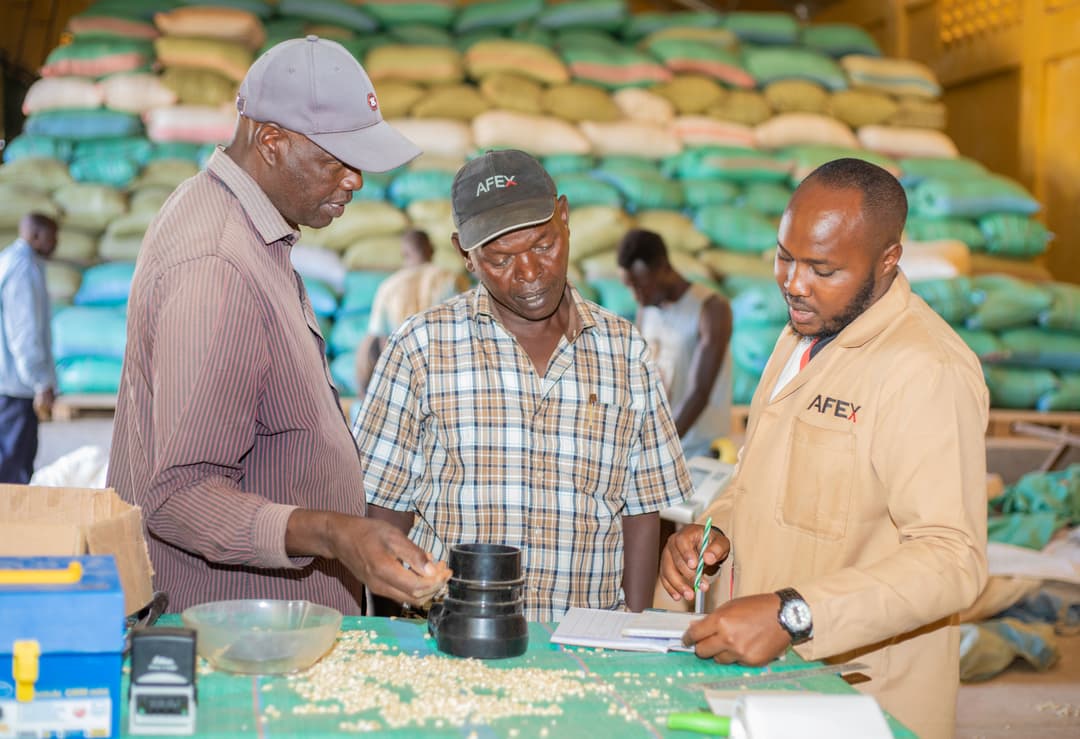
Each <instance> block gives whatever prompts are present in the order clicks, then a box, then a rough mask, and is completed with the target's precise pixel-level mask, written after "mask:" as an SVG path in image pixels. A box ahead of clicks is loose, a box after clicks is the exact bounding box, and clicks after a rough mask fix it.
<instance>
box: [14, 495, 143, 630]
mask: <svg viewBox="0 0 1080 739" xmlns="http://www.w3.org/2000/svg"><path fill="white" fill-rule="evenodd" d="M80 554H111V555H113V557H114V558H115V559H116V569H117V570H118V572H119V573H120V584H121V585H122V586H123V589H124V607H125V608H126V611H127V613H128V614H132V613H135V612H136V611H138V610H139V609H141V608H143V607H144V606H146V605H147V604H148V603H150V601H151V599H152V598H153V595H154V588H153V583H152V576H153V574H154V570H153V568H152V567H151V566H150V555H149V553H148V552H147V549H146V538H145V536H144V535H143V525H142V514H141V513H140V511H139V509H138V508H136V507H135V506H132V505H130V504H128V503H125V502H124V501H123V500H121V499H120V496H119V495H117V494H116V491H115V490H112V489H105V490H102V489H97V488H49V487H35V486H30V485H0V557H33V556H77V555H80Z"/></svg>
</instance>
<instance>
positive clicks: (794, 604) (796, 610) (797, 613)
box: [783, 600, 812, 631]
mask: <svg viewBox="0 0 1080 739" xmlns="http://www.w3.org/2000/svg"><path fill="white" fill-rule="evenodd" d="M783 619H784V623H785V624H786V625H787V626H788V628H790V629H791V630H792V631H805V630H806V629H809V628H810V624H811V623H812V621H811V617H810V606H808V605H806V601H802V600H789V601H788V602H787V603H785V604H784V612H783Z"/></svg>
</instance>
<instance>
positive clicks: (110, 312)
mask: <svg viewBox="0 0 1080 739" xmlns="http://www.w3.org/2000/svg"><path fill="white" fill-rule="evenodd" d="M134 272H135V265H134V263H132V262H112V263H108V264H100V265H97V266H95V267H90V268H88V269H87V270H86V272H85V273H84V274H83V279H82V284H81V285H80V287H79V289H78V292H76V293H75V296H74V301H73V302H74V305H73V306H71V307H69V308H63V309H61V310H59V311H57V312H56V313H55V314H54V315H53V319H52V339H53V356H54V358H55V359H56V376H57V382H58V384H59V390H60V392H61V393H67V394H78V393H115V392H116V391H117V388H118V387H119V384H120V369H121V365H122V363H123V359H124V346H125V344H126V342H127V329H126V322H127V319H126V311H127V299H128V293H129V292H130V291H131V278H132V275H133V274H134Z"/></svg>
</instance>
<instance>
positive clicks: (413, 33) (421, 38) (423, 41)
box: [364, 6, 454, 102]
mask: <svg viewBox="0 0 1080 739" xmlns="http://www.w3.org/2000/svg"><path fill="white" fill-rule="evenodd" d="M368 7H370V6H368ZM387 34H388V35H389V37H390V38H392V39H393V40H394V41H395V42H396V43H399V44H413V45H420V46H453V45H454V37H453V36H452V35H451V34H450V32H449V31H448V30H446V29H445V28H442V27H440V26H430V25H425V24H422V23H410V24H406V25H399V26H394V27H392V28H390V29H388V30H387ZM368 48H371V47H368ZM364 51H365V52H366V51H367V49H365V50H364ZM380 102H381V101H380Z"/></svg>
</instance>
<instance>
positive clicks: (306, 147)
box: [108, 36, 449, 614]
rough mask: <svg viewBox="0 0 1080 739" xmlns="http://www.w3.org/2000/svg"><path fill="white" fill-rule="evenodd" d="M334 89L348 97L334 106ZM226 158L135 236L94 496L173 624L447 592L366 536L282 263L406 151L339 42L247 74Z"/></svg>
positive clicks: (386, 533) (376, 524) (339, 428)
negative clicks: (147, 566) (103, 487)
mask: <svg viewBox="0 0 1080 739" xmlns="http://www.w3.org/2000/svg"><path fill="white" fill-rule="evenodd" d="M343 90H348V91H349V94H347V95H343V94H341V92H342V91H343ZM237 108H238V110H239V113H240V116H239V120H238V121H237V126H236V134H235V136H234V138H233V141H232V143H231V144H230V145H229V146H228V147H227V148H225V149H218V150H217V151H215V152H214V154H213V155H212V156H211V157H210V161H209V162H208V164H207V167H206V169H205V170H204V171H202V172H200V173H199V174H197V175H195V176H194V177H193V178H191V179H189V180H188V181H187V182H185V183H183V184H181V185H180V186H179V187H178V188H177V190H176V191H175V192H174V193H173V194H172V196H170V197H169V199H168V200H167V201H166V203H165V205H164V206H163V207H162V208H161V210H160V211H159V212H158V214H157V216H156V217H155V218H154V220H153V222H152V223H151V224H150V227H149V229H148V230H147V232H146V236H145V238H144V240H143V244H142V248H141V250H140V252H139V258H138V262H137V265H136V269H135V278H134V280H133V282H132V285H131V297H130V300H129V303H128V341H127V348H126V351H125V356H124V369H123V374H122V377H121V382H120V392H119V398H118V402H117V408H116V417H115V423H114V431H113V441H112V449H111V454H110V460H109V470H108V484H109V485H110V486H112V487H115V488H116V490H117V492H118V493H119V494H120V495H121V497H123V498H124V499H125V500H127V501H128V502H130V503H134V504H137V505H139V506H141V507H142V511H143V518H144V521H145V525H146V528H147V530H148V532H149V536H148V537H147V538H148V540H149V547H150V558H151V561H152V563H153V565H154V571H155V587H156V588H157V589H158V590H164V591H166V592H168V594H169V597H170V608H172V609H173V610H177V611H180V610H183V609H184V608H186V607H188V606H190V605H193V604H196V603H201V602H204V601H211V600H221V599H234V598H273V599H281V600H311V601H315V602H317V603H321V604H324V605H327V606H332V607H334V608H337V609H338V610H340V611H342V612H343V613H347V614H350V613H351V614H355V613H359V612H361V610H362V608H361V606H362V604H363V602H364V597H363V593H362V589H361V583H362V584H365V585H367V586H368V588H369V589H371V590H373V591H374V592H377V593H382V594H385V595H388V596H391V597H395V598H401V599H403V600H406V601H408V602H411V603H416V602H423V601H425V600H427V599H428V598H429V597H430V596H431V595H432V594H433V593H435V592H436V591H437V590H439V589H440V588H441V587H442V585H443V583H444V582H445V580H446V579H447V577H448V576H449V573H448V571H447V570H446V568H445V565H444V566H441V567H439V566H437V565H436V564H435V563H434V561H433V560H432V559H431V558H430V557H429V556H428V554H427V553H425V552H423V551H421V550H420V549H418V548H417V547H416V546H415V545H414V544H412V543H411V542H410V541H408V539H407V538H406V537H404V536H403V535H402V534H401V533H400V532H399V531H398V530H397V529H395V528H394V527H393V526H389V525H387V524H386V523H383V522H381V521H377V520H372V519H369V518H366V517H365V516H364V514H365V505H364V496H363V494H362V493H361V492H360V491H362V489H363V487H362V485H363V483H362V478H363V474H362V471H361V467H360V460H359V455H358V453H357V449H356V446H355V444H354V443H353V439H352V436H351V434H350V433H349V428H348V424H347V422H346V420H345V417H344V415H343V414H342V411H341V405H340V399H339V397H338V392H337V389H336V388H335V387H334V385H333V381H332V380H331V378H330V371H329V368H328V367H327V364H326V351H325V350H326V344H325V342H324V340H323V337H322V335H321V333H320V331H319V324H318V321H317V320H316V318H315V314H314V313H313V311H312V308H311V301H310V300H309V299H308V296H307V292H306V291H305V289H304V284H303V281H302V280H301V279H300V276H299V275H298V274H297V273H296V271H295V270H294V269H293V268H292V264H291V263H290V259H289V252H290V249H291V248H292V246H293V245H294V244H295V243H296V241H297V239H298V238H299V230H298V227H299V226H300V225H304V226H310V227H312V228H322V227H323V226H326V225H328V224H329V223H330V222H331V221H332V220H333V219H334V218H337V217H339V216H341V215H342V213H344V211H345V204H346V203H348V202H349V201H350V200H351V199H352V195H353V192H354V191H356V190H359V189H360V188H361V187H362V186H363V175H362V170H365V169H369V170H373V171H376V172H381V171H385V170H389V169H393V168H395V167H398V166H401V165H402V164H404V163H406V162H408V161H409V160H411V159H413V158H414V157H416V156H417V155H418V154H419V153H420V151H419V149H417V148H416V146H415V145H413V144H412V143H411V142H409V141H408V140H407V139H405V138H404V137H403V136H401V134H399V133H398V132H397V131H395V130H394V129H393V128H391V127H390V126H389V125H388V124H387V123H385V122H384V121H383V120H382V115H381V114H380V113H379V106H378V98H377V97H376V95H375V91H374V89H373V88H372V85H371V81H370V80H369V79H368V76H367V74H366V73H365V72H364V69H363V68H362V67H361V66H360V65H359V64H358V63H357V62H356V60H355V59H354V58H353V56H352V55H351V54H350V53H349V52H348V51H346V50H345V48H344V47H343V46H341V45H340V44H338V43H336V42H333V41H327V40H325V39H320V38H318V37H316V36H308V37H306V38H302V39H293V40H289V41H285V42H282V43H280V44H278V45H276V46H274V47H272V48H271V49H270V50H268V51H267V52H265V53H264V54H263V55H262V56H261V57H259V59H258V60H256V62H255V63H254V64H253V65H252V66H251V68H250V69H249V70H248V73H247V76H246V77H245V78H244V81H243V83H242V84H241V86H240V92H239V95H238V96H237Z"/></svg>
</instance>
